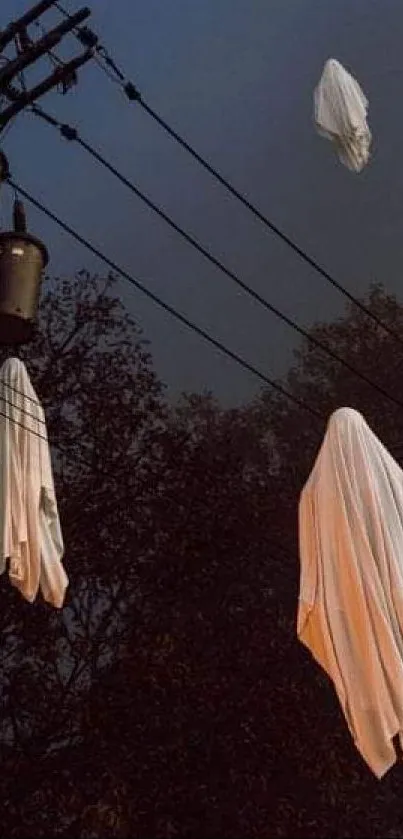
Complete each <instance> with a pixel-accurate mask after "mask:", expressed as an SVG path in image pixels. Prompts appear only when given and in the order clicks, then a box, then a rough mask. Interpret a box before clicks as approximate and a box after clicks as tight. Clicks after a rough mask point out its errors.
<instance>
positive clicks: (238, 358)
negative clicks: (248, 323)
mask: <svg viewBox="0 0 403 839" xmlns="http://www.w3.org/2000/svg"><path fill="white" fill-rule="evenodd" d="M8 183H9V184H10V186H11V187H12V188H13V189H15V190H16V191H17V192H18V193H19V194H20V195H22V196H23V197H24V198H26V200H27V201H29V202H30V203H31V204H32V205H33V206H34V207H36V208H37V209H38V210H40V211H41V212H42V213H44V215H46V216H47V217H48V218H50V219H52V221H54V222H55V224H57V225H58V226H59V227H60V228H62V229H63V230H64V231H65V232H66V233H68V234H69V235H70V236H72V237H73V238H74V239H75V240H76V241H77V242H79V243H80V244H81V245H83V246H84V247H85V248H87V250H89V251H90V252H91V253H92V254H94V255H95V256H96V257H98V259H100V260H102V262H104V263H105V265H107V266H108V267H109V268H111V269H112V271H114V272H115V273H116V274H119V275H120V276H121V277H123V278H124V279H125V280H126V281H127V282H128V283H130V284H131V285H132V286H134V287H135V288H136V289H137V290H138V291H140V292H141V293H142V294H144V295H145V296H146V297H148V298H149V299H150V300H152V301H153V303H155V304H156V305H157V306H159V307H160V308H161V309H164V311H166V312H168V313H169V314H170V315H172V317H174V318H175V319H176V320H178V321H179V322H180V323H182V324H183V325H184V326H186V327H187V328H188V329H190V330H191V331H192V332H195V333H196V334H197V335H199V337H201V338H203V339H204V340H205V341H207V343H209V344H211V345H212V346H213V347H215V349H218V350H219V351H220V352H222V353H223V354H224V355H226V356H227V357H228V358H231V359H232V361H235V362H236V363H237V364H239V365H240V367H243V368H244V370H247V371H248V372H249V373H253V375H254V376H256V378H258V379H260V381H262V382H263V383H264V384H266V385H269V387H271V388H273V389H274V390H276V391H277V392H278V393H281V394H282V395H283V396H285V397H286V398H287V399H289V400H290V401H291V402H294V403H295V404H296V405H298V406H299V407H300V408H303V409H304V410H306V411H308V412H309V413H310V414H311V415H312V416H314V417H315V419H317V420H318V419H319V420H321V422H323V421H326V419H325V417H324V416H323V415H322V414H321V413H320V412H319V411H317V410H316V408H313V407H312V405H310V404H309V403H308V402H305V401H304V400H303V399H300V398H299V397H297V396H295V395H294V394H292V393H290V392H289V391H288V390H287V389H286V388H284V387H283V386H282V385H281V384H279V383H278V382H276V381H274V380H273V379H271V378H269V376H266V374H265V373H262V372H261V371H260V370H258V368H257V367H255V366H254V365H253V364H251V363H249V362H248V361H246V360H245V359H244V358H242V357H241V356H240V355H239V354H238V353H236V352H234V351H233V350H231V349H229V347H227V346H226V345H225V344H224V343H222V342H221V341H219V340H218V339H217V338H214V337H213V335H210V333H209V332H206V331H205V330H204V329H202V328H201V327H200V326H198V325H197V324H196V323H194V322H193V321H191V320H190V319H189V318H187V317H186V316H185V315H183V314H182V313H181V312H179V311H178V310H177V309H175V308H174V307H173V306H171V305H170V304H169V303H166V302H165V301H164V300H162V298H160V297H158V295H156V294H154V292H153V291H150V289H148V288H147V287H146V286H145V285H143V284H142V283H141V282H140V281H139V280H137V279H135V277H133V276H132V275H131V274H129V273H128V272H127V271H125V270H124V268H121V267H120V266H119V265H117V263H116V262H114V261H113V260H112V259H109V257H107V256H106V255H105V254H104V253H103V252H102V251H100V250H99V248H97V247H95V245H93V244H92V243H91V242H89V241H88V239H86V238H85V237H84V236H81V234H80V233H78V232H77V231H76V230H74V229H73V228H72V227H70V225H68V224H67V223H66V222H65V221H63V220H62V219H61V218H60V217H59V216H57V215H56V214H55V213H53V212H52V211H51V210H49V209H48V208H47V207H45V205H44V204H43V203H42V202H41V201H38V199H37V198H35V197H34V196H33V195H31V194H30V193H29V192H27V190H26V189H24V188H23V187H22V186H20V185H19V184H17V183H16V182H15V181H14V180H13V179H12V178H11V177H9V178H8Z"/></svg>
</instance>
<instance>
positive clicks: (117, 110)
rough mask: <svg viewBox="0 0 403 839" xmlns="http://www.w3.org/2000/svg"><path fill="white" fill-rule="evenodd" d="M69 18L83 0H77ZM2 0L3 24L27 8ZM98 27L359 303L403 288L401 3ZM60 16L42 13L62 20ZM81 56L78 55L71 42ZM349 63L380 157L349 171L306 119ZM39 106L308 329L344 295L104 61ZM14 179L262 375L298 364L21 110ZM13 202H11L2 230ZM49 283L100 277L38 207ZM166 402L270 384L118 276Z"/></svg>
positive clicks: (146, 17) (126, 12) (173, 238)
mask: <svg viewBox="0 0 403 839" xmlns="http://www.w3.org/2000/svg"><path fill="white" fill-rule="evenodd" d="M66 2H67V5H68V8H69V10H70V11H72V10H74V9H76V8H77V7H78V5H79V4H73V3H72V2H70V3H69V2H68V0H66ZM27 5H28V3H27V2H25V0H18V2H17V0H3V2H2V4H1V11H0V26H2V27H3V26H5V25H6V24H7V22H8V21H9V20H10V19H11V18H13V17H14V18H15V17H17V16H18V15H19V14H21V13H22V12H23V11H24V10H25V9H26V8H27ZM92 9H93V14H92V18H91V21H90V23H91V25H92V27H93V28H94V29H95V30H96V31H97V32H98V33H99V34H100V36H101V38H102V40H103V42H104V43H105V45H106V46H107V47H108V48H109V49H110V52H111V54H112V55H113V56H114V57H115V59H116V61H117V63H118V64H119V65H120V66H121V67H122V68H123V69H124V70H125V72H126V74H127V76H128V77H129V78H130V79H131V80H132V81H133V82H134V83H135V84H136V85H137V86H138V87H139V89H140V90H141V92H142V94H143V97H144V99H145V100H146V101H147V102H148V103H149V104H150V105H151V106H152V107H153V108H155V109H156V110H157V111H158V112H159V113H160V114H161V115H162V116H163V117H164V118H165V119H166V120H167V121H168V122H170V123H171V124H172V126H173V127H175V128H176V129H177V130H178V131H179V132H180V133H182V134H183V135H184V136H185V137H186V138H188V140H189V141H190V142H191V143H193V144H194V145H195V146H196V147H197V149H198V150H199V151H200V152H201V153H202V154H203V155H205V156H206V157H207V158H208V159H209V160H210V161H211V162H212V163H213V164H214V165H215V166H216V167H217V168H219V169H220V170H221V171H222V172H223V174H224V175H226V176H227V177H228V178H229V179H230V180H232V181H233V183H234V184H235V185H236V186H237V187H238V188H239V189H241V190H243V191H244V192H245V193H246V194H247V195H248V196H250V197H251V199H252V200H253V202H254V203H256V204H257V205H258V206H259V207H260V208H261V209H262V210H263V211H264V212H265V213H266V214H267V215H269V216H270V217H271V219H272V220H273V221H274V222H275V223H276V224H277V225H279V226H280V227H282V228H283V229H284V230H285V231H286V232H288V233H289V235H291V236H292V237H294V238H295V240H296V241H297V242H298V243H299V244H300V245H302V246H303V247H305V248H306V249H307V250H308V251H309V252H310V253H311V255H312V256H314V257H315V258H317V259H318V260H319V261H320V262H321V264H322V265H323V266H324V267H326V268H327V269H328V270H330V272H331V273H333V274H334V276H335V277H336V278H337V279H338V280H339V281H340V282H342V283H343V284H344V285H346V286H347V287H348V288H349V289H350V290H351V291H353V292H354V293H363V292H364V291H365V290H366V288H367V287H368V284H369V283H370V282H371V280H373V279H375V278H378V279H381V280H382V281H383V282H384V283H385V284H386V285H387V287H388V288H389V289H391V290H392V291H394V292H397V293H399V294H400V288H401V274H402V262H403V235H402V234H403V202H402V187H403V183H402V182H403V170H402V165H401V149H402V148H403V107H402V101H403V53H402V43H403V7H402V5H401V2H400V1H399V0H382V2H381V0H337V2H333V3H332V2H330V0H329V2H324V0H203V2H200V1H199V0H169V2H167V0H94V2H93V3H92ZM54 19H55V18H54V15H52V14H48V15H47V16H46V17H45V16H44V18H43V22H44V23H52V22H53V21H54ZM69 48H70V49H69V52H70V54H71V50H72V49H74V50H75V49H77V47H76V44H75V42H74V41H71V43H70V44H69ZM330 56H332V57H335V58H337V59H339V61H341V62H342V63H343V64H345V66H347V67H348V68H349V69H350V70H351V71H352V72H353V73H354V74H355V75H356V77H357V78H358V80H359V81H360V83H361V84H362V86H363V88H364V90H365V92H366V94H367V95H368V98H369V100H370V112H369V123H370V126H371V129H372V131H373V134H374V157H373V160H372V162H371V164H370V165H369V166H368V168H367V169H366V170H365V171H364V173H362V174H361V175H353V174H351V173H349V172H348V171H347V170H346V169H345V168H344V167H342V166H341V165H340V164H339V163H338V162H337V160H336V159H335V157H334V154H333V152H332V149H331V147H330V144H329V143H328V142H326V141H325V140H322V139H320V138H319V137H317V136H316V134H315V131H314V129H313V125H312V93H313V88H314V86H315V84H316V83H317V81H318V78H319V76H320V73H321V70H322V65H323V63H324V61H325V60H326V59H327V58H329V57H330ZM42 104H43V106H44V107H46V108H47V109H48V110H49V111H52V112H53V113H56V115H57V116H58V117H59V118H60V119H62V120H64V121H69V122H71V123H73V124H76V125H78V127H79V129H80V132H81V134H82V136H83V138H84V139H86V140H88V141H89V142H90V143H93V144H94V145H95V146H96V147H97V148H99V149H100V150H101V151H102V152H103V153H105V154H106V156H107V157H108V158H109V159H110V160H111V161H112V162H113V163H115V164H116V165H117V166H118V167H119V168H120V169H121V171H122V172H123V173H124V174H126V175H127V176H129V177H130V178H132V179H133V180H134V181H135V182H136V183H138V185H139V186H140V187H141V188H142V189H143V190H144V191H146V192H148V194H149V195H150V196H151V197H152V198H153V199H154V200H156V201H157V202H160V203H161V204H162V205H163V206H164V207H165V208H166V210H167V211H168V212H169V213H171V214H172V216H173V217H174V219H175V220H177V221H178V222H179V223H182V224H183V225H185V226H186V228H187V229H188V230H189V231H190V232H191V233H193V235H195V236H196V237H198V238H199V239H200V240H201V241H202V242H204V243H205V244H206V245H207V246H208V247H209V248H211V249H212V250H213V251H214V253H215V254H216V255H217V256H218V257H219V258H221V259H222V260H223V261H225V262H226V264H227V265H228V266H229V267H230V268H232V269H233V270H235V271H236V272H238V273H239V274H240V275H241V276H242V278H243V279H244V280H246V281H247V282H248V283H250V284H251V285H253V286H254V287H255V288H256V289H257V290H258V291H259V292H261V293H262V294H264V295H265V296H266V297H267V298H269V299H270V300H271V301H272V302H273V303H274V304H275V305H277V306H279V307H280V308H282V309H283V310H284V311H285V312H287V314H289V315H291V316H293V317H294V318H295V319H297V320H298V321H300V322H301V323H303V324H304V325H307V324H310V323H312V322H313V321H314V320H316V319H323V318H333V317H334V316H335V315H337V314H339V313H340V312H341V311H342V308H343V299H342V298H340V296H339V295H338V294H337V293H336V292H335V291H334V290H333V289H332V288H331V287H329V286H326V284H325V283H324V281H323V280H322V279H321V278H320V277H318V276H316V275H315V274H314V273H313V272H312V271H311V270H309V269H308V268H307V267H306V266H304V265H303V264H302V263H301V262H300V261H299V260H298V258H297V257H296V256H295V255H294V254H293V253H291V252H290V251H289V250H287V248H286V247H285V246H284V245H283V244H282V243H281V242H279V241H278V240H276V239H275V238H274V237H273V236H272V235H271V234H269V233H268V232H267V231H266V230H265V229H264V228H263V227H262V226H261V225H260V224H259V222H258V221H256V220H255V219H254V218H253V217H252V216H251V215H250V214H249V213H248V212H247V210H245V208H243V207H242V206H240V205H239V204H238V203H237V202H236V201H235V199H233V198H232V197H231V196H230V195H228V194H227V193H226V192H225V190H224V189H223V188H221V187H220V186H219V185H218V184H216V183H215V182H214V181H213V180H212V179H211V178H210V177H209V176H208V174H207V173H205V172H203V170H201V169H200V168H198V166H197V164H196V163H195V162H194V161H192V159H191V158H189V157H188V155H187V154H186V152H184V151H183V150H182V149H181V148H180V147H179V146H177V145H176V144H175V143H174V142H173V141H172V140H170V139H169V138H168V137H167V136H166V135H165V134H164V133H163V132H162V130H161V129H159V128H158V126H157V125H156V124H155V123H154V122H153V121H152V120H151V119H150V118H149V117H148V116H147V114H145V113H144V112H143V111H142V110H141V109H140V108H139V107H138V106H136V105H134V104H133V105H129V104H128V103H127V100H125V99H124V97H123V95H122V94H121V92H120V91H119V89H118V88H117V87H116V88H115V86H114V85H113V84H112V83H110V82H109V81H108V79H107V78H106V77H105V76H104V75H103V74H102V73H101V71H100V70H99V69H98V68H97V67H96V65H91V66H87V67H85V68H84V69H83V70H82V71H81V73H80V83H79V87H78V88H77V89H76V90H75V91H73V92H72V93H71V94H69V95H68V96H67V97H61V96H57V95H55V94H51V95H48V96H47V97H46V98H44V99H43V101H42ZM4 147H5V150H6V152H7V154H8V156H9V159H10V164H11V167H12V171H13V174H14V176H15V178H16V179H17V180H18V181H20V182H21V184H22V185H24V186H26V187H27V189H29V190H30V191H32V192H33V193H34V194H35V195H36V196H37V197H39V198H41V199H42V200H43V201H44V202H45V203H46V204H47V205H49V207H50V208H52V209H54V210H55V211H56V212H57V213H59V214H60V215H61V216H62V217H64V218H65V219H66V220H67V221H69V222H70V223H71V224H72V225H73V226H76V227H77V228H78V229H79V230H80V231H81V232H82V233H83V234H84V235H85V236H87V237H88V238H89V239H91V240H92V241H93V242H94V244H96V245H98V246H99V247H100V248H101V249H103V250H104V251H105V252H106V253H107V254H108V255H109V256H110V257H111V258H112V259H114V260H116V261H117V262H118V263H120V264H121V265H122V266H123V267H124V268H126V270H128V271H130V272H132V273H133V274H134V275H136V276H138V277H139V278H140V279H142V280H143V281H145V283H146V284H148V286H149V287H150V288H151V289H152V290H154V291H155V292H157V293H158V294H159V295H160V296H162V297H164V298H165V299H166V300H167V301H168V302H170V303H171V304H173V305H175V306H177V307H178V308H180V309H181V310H182V311H183V312H185V313H186V314H188V315H189V316H190V317H192V318H194V319H197V321H198V323H199V324H200V325H201V326H203V327H204V328H207V329H209V330H211V331H212V332H213V333H214V334H215V335H216V336H217V337H219V338H221V339H222V340H224V341H225V342H226V343H227V344H228V345H229V346H231V347H232V348H233V349H234V350H236V351H237V352H239V353H241V354H243V355H244V356H245V358H247V359H248V360H249V361H251V362H253V363H254V364H256V365H257V366H259V367H260V368H261V369H262V370H263V371H265V372H266V373H267V374H268V375H274V376H276V375H278V374H279V373H281V372H282V371H284V370H285V369H286V366H287V364H288V362H289V360H290V357H291V355H290V354H291V350H292V348H293V346H295V336H294V334H293V333H292V331H291V330H290V329H289V328H288V327H286V326H285V325H282V324H281V323H279V322H278V321H276V319H275V318H274V317H272V316H271V315H269V314H268V313H267V312H266V311H265V310H262V309H260V308H259V306H258V305H257V304H256V303H254V302H253V300H251V299H250V298H248V297H247V296H245V295H244V294H243V293H241V292H240V290H238V289H237V288H236V287H235V286H233V284H232V283H231V282H230V281H229V280H228V279H227V278H226V277H224V276H223V275H221V274H220V272H218V271H217V270H215V269H214V268H213V267H212V266H211V265H209V264H208V263H207V262H206V261H205V260H204V259H203V257H201V256H200V255H198V254H197V253H195V252H194V251H193V249H192V248H190V247H189V246H188V245H187V244H186V243H184V242H183V241H181V239H180V238H179V237H178V236H177V235H176V234H175V233H174V232H173V231H171V230H170V229H169V228H168V227H167V226H166V225H165V224H164V223H163V222H162V221H160V220H159V219H158V218H157V217H155V216H154V214H153V213H152V212H151V211H149V210H147V209H146V208H145V207H144V206H143V205H142V204H141V203H140V202H139V200H138V199H137V198H136V197H135V196H134V195H132V194H130V193H129V192H128V191H127V190H126V189H125V188H124V187H123V186H122V185H121V184H119V183H118V182H117V181H116V180H115V179H114V178H113V176H111V175H109V174H108V173H107V172H106V171H105V170H103V169H102V168H100V167H99V166H98V165H97V164H96V163H95V162H94V161H93V160H91V158H90V157H89V156H88V155H87V154H86V153H85V152H84V151H82V150H81V149H80V148H78V147H77V146H75V145H68V144H67V143H66V141H64V140H62V138H60V137H59V136H58V135H57V134H56V132H55V131H54V130H52V129H51V128H48V127H47V126H46V125H44V124H42V123H39V122H37V121H35V120H34V118H33V117H32V116H30V115H28V114H27V115H24V116H22V117H20V118H19V120H18V121H17V122H16V123H15V125H14V126H13V128H12V130H11V131H10V133H9V134H8V136H7V138H6V140H5V142H4ZM9 206H10V199H9V198H7V196H3V200H2V202H1V209H2V215H3V224H4V223H5V221H6V216H7V213H8V211H9ZM29 221H30V228H31V229H32V231H33V232H35V233H37V234H38V235H40V236H41V237H42V238H43V239H44V241H45V242H46V244H47V245H48V247H49V249H50V252H51V266H50V270H51V272H52V273H62V274H67V275H68V274H69V273H70V272H73V271H75V270H76V269H79V268H81V267H86V268H89V269H90V270H93V271H97V272H103V271H104V268H103V266H102V264H100V263H98V262H97V260H96V259H94V258H93V257H92V256H91V255H90V254H89V253H88V252H86V251H85V250H84V249H83V248H82V247H81V246H78V245H77V244H76V243H75V242H74V241H72V240H70V238H69V237H68V236H67V235H65V234H63V233H61V232H60V231H59V230H58V229H57V228H56V227H55V226H54V225H53V224H52V223H51V222H48V221H47V219H46V218H44V217H43V216H41V215H40V214H39V213H37V212H35V211H34V210H31V209H29ZM119 291H120V293H121V295H122V298H123V300H124V302H125V304H126V305H127V307H128V308H129V310H130V312H131V313H132V314H133V315H134V316H135V317H136V318H137V319H138V321H139V324H140V325H141V326H142V328H143V330H144V334H145V337H147V338H149V339H150V340H151V342H152V352H153V356H154V359H155V364H156V367H157V370H158V372H159V374H160V375H161V377H162V378H163V380H164V381H165V382H166V383H167V384H168V385H169V387H170V390H171V392H172V394H175V393H176V392H178V391H180V390H182V389H190V390H191V389H193V390H200V389H202V388H208V389H210V388H211V389H212V390H213V391H214V392H215V393H216V395H217V396H218V397H219V398H220V399H221V400H222V401H223V402H224V403H225V404H233V403H237V402H241V401H244V400H246V399H249V398H250V397H251V396H253V394H254V393H256V391H257V390H258V388H259V387H260V385H259V382H257V381H255V380H254V378H253V377H252V376H251V375H249V374H248V373H246V372H244V371H242V370H241V369H239V368H238V367H237V366H236V365H235V364H233V363H232V362H230V361H229V360H227V359H225V358H223V357H222V356H221V355H220V354H218V353H216V352H215V351H214V350H212V349H211V348H209V347H208V346H206V345H205V344H204V342H203V341H202V340H201V339H199V338H197V337H196V336H194V335H192V334H189V333H188V331H187V330H186V329H185V328H184V327H183V328H182V327H181V326H180V325H179V324H177V323H176V322H175V321H173V320H172V319H171V318H170V317H169V316H168V315H166V314H165V313H163V312H160V311H159V310H158V309H156V307H155V306H154V305H153V304H152V303H150V302H148V301H147V300H145V299H144V298H143V297H142V296H141V295H139V294H138V293H137V292H136V291H135V290H134V289H133V288H130V287H128V286H127V285H126V284H125V283H124V282H122V283H121V284H120V285H119Z"/></svg>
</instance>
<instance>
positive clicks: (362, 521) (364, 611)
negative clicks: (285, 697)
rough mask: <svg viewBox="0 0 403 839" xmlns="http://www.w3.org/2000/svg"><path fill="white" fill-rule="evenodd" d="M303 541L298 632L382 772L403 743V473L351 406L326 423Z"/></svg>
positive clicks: (307, 498)
mask: <svg viewBox="0 0 403 839" xmlns="http://www.w3.org/2000/svg"><path fill="white" fill-rule="evenodd" d="M299 538H300V592H299V604H298V617H297V634H298V637H299V639H300V641H301V642H302V643H303V644H304V645H305V646H306V647H307V648H308V649H309V650H310V652H311V653H312V655H313V656H314V658H315V659H316V660H317V662H318V663H319V664H320V666H321V667H322V668H323V669H324V670H325V672H326V673H327V674H328V676H329V677H330V679H331V680H332V682H333V684H334V687H335V690H336V692H337V695H338V699H339V701H340V704H341V707H342V710H343V713H344V716H345V718H346V721H347V724H348V727H349V730H350V732H351V735H352V737H353V738H354V742H355V745H356V747H357V749H358V750H359V752H360V754H361V755H362V757H363V758H364V760H365V761H366V763H367V764H368V766H369V767H370V768H371V769H372V771H373V772H374V773H375V775H376V776H377V777H378V778H381V777H382V776H383V775H384V774H385V773H386V772H387V771H388V769H390V768H391V766H392V765H393V764H394V763H395V762H396V752H395V748H394V745H393V743H392V740H393V738H394V737H395V736H396V735H398V736H399V742H400V744H401V745H402V746H403V471H402V470H401V468H400V467H399V466H398V464H397V463H396V462H395V460H394V459H393V458H392V456H391V455H390V454H389V452H388V451H387V450H386V448H385V447H384V446H383V445H382V443H381V442H380V440H378V438H377V437H376V436H375V434H374V433H373V432H372V431H371V429H370V428H369V427H368V425H367V423H366V422H365V420H364V418H363V417H362V416H361V415H360V414H359V413H358V412H357V411H354V410H352V409H351V408H341V409H339V410H338V411H336V412H335V413H334V414H333V415H332V416H331V418H330V420H329V423H328V427H327V431H326V434H325V437H324V440H323V443H322V446H321V449H320V451H319V454H318V457H317V459H316V462H315V464H314V467H313V470H312V472H311V474H310V476H309V478H308V481H307V483H306V485H305V487H304V489H303V491H302V493H301V497H300V503H299Z"/></svg>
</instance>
